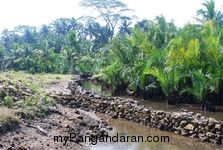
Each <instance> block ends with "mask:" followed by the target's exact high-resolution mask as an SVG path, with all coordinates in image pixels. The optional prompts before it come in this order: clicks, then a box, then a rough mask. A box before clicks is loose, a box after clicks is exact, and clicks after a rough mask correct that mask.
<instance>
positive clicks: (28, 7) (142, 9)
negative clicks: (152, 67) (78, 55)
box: [0, 0, 223, 31]
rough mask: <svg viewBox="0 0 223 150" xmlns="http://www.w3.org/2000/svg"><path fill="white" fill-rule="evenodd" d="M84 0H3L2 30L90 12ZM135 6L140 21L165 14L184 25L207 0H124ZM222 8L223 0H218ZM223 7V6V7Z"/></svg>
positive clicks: (0, 17)
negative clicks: (82, 6) (82, 2)
mask: <svg viewBox="0 0 223 150" xmlns="http://www.w3.org/2000/svg"><path fill="white" fill-rule="evenodd" d="M80 1H81V0H1V1H0V31H2V30H3V29H5V28H7V29H9V30H12V29H13V27H15V26H18V25H31V26H37V27H39V26H41V25H42V24H48V23H49V22H52V21H53V20H56V19H58V18H61V17H65V18H70V17H74V18H78V17H80V16H83V15H84V14H86V13H87V12H88V10H87V9H83V8H81V7H79V6H78V3H79V2H80ZM120 1H122V2H124V3H126V4H127V5H128V7H129V8H130V9H133V10H135V15H136V16H138V18H139V21H140V20H142V19H144V18H146V19H149V20H154V19H155V17H156V16H157V15H161V14H163V15H164V17H165V18H166V19H167V21H170V20H172V19H173V20H174V22H175V24H176V25H177V26H178V27H180V26H183V25H184V24H185V23H187V22H191V23H193V22H194V19H193V18H192V17H195V16H196V11H197V10H198V9H200V8H203V7H202V5H201V4H202V3H203V2H204V0H120ZM215 3H216V8H217V9H218V10H219V9H220V8H221V6H222V5H223V0H215ZM222 11H223V9H222Z"/></svg>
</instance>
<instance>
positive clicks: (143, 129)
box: [82, 81, 223, 150]
mask: <svg viewBox="0 0 223 150" xmlns="http://www.w3.org/2000/svg"><path fill="white" fill-rule="evenodd" d="M82 86H83V87H84V88H85V89H86V90H90V91H93V92H95V93H99V94H104V95H111V93H110V92H109V91H101V86H100V85H97V84H94V83H92V82H90V81H84V82H83V84H82ZM127 98H129V97H127ZM132 98H134V97H132ZM136 100H138V101H139V102H140V104H141V105H144V106H146V107H152V108H154V109H158V110H165V111H179V110H180V109H181V108H184V109H187V110H189V111H193V112H198V113H201V114H202V115H205V116H208V117H213V118H215V119H217V120H223V115H222V112H205V111H200V110H198V108H197V107H195V106H193V105H176V106H174V105H167V103H165V102H155V101H149V100H144V101H142V100H139V99H136ZM97 115H98V116H100V117H102V118H103V119H105V120H109V122H110V123H109V126H112V127H113V130H112V131H109V136H116V135H117V134H118V135H119V136H126V137H127V136H143V140H144V139H147V137H148V136H151V137H154V136H158V137H159V138H160V137H162V136H168V137H169V142H130V141H129V142H101V143H100V142H99V143H97V144H96V145H92V146H91V149H92V150H105V149H106V150H188V149H189V150H209V149H210V150H213V149H215V150H223V145H213V144H210V143H202V142H199V139H196V138H195V139H192V138H189V137H183V136H180V135H176V134H175V133H171V132H166V131H161V130H159V129H156V128H151V127H148V126H144V125H140V124H138V123H134V122H130V121H127V120H125V119H112V118H111V117H110V116H108V115H106V114H101V113H97Z"/></svg>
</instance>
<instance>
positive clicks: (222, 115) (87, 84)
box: [82, 81, 223, 121]
mask: <svg viewBox="0 0 223 150" xmlns="http://www.w3.org/2000/svg"><path fill="white" fill-rule="evenodd" d="M82 86H83V87H84V88H85V89H87V90H90V91H92V92H94V93H98V94H103V95H111V92H110V91H105V90H101V85H100V84H94V83H92V82H91V81H83V85H82ZM127 98H132V99H135V100H138V101H139V103H140V104H141V105H144V106H145V107H152V108H153V109H157V110H165V111H176V112H177V111H180V109H181V108H184V109H187V110H188V111H193V112H196V113H200V114H202V115H204V116H207V117H212V118H215V119H217V120H222V121H223V112H209V111H202V110H199V108H198V107H197V106H193V105H185V104H179V105H168V104H167V103H166V102H157V101H150V100H139V99H137V98H134V97H127Z"/></svg>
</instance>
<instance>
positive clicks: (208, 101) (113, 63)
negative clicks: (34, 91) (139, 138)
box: [0, 0, 223, 110]
mask: <svg viewBox="0 0 223 150" xmlns="http://www.w3.org/2000/svg"><path fill="white" fill-rule="evenodd" d="M94 1H95V2H94V3H93V1H88V0H84V1H82V2H81V6H84V7H87V8H89V7H92V8H93V9H94V10H96V11H98V12H99V16H100V17H102V23H99V21H97V20H94V19H93V18H92V17H89V16H88V17H82V18H81V19H74V18H60V19H57V20H55V21H53V22H52V23H50V24H48V25H43V26H42V27H41V28H37V27H32V26H18V27H15V28H14V30H13V31H9V30H7V29H5V30H3V31H2V36H1V41H0V42H1V47H0V68H1V69H2V70H7V69H14V70H25V71H28V72H31V73H40V72H51V73H77V72H82V73H90V74H94V77H95V78H100V79H102V80H104V81H105V82H107V83H109V85H110V86H111V87H112V89H113V91H114V92H115V93H116V94H117V93H118V92H126V91H130V92H131V91H132V92H134V93H135V95H136V96H137V95H138V96H141V97H154V96H157V95H160V93H162V94H163V95H162V96H163V97H164V96H165V97H166V98H167V100H168V102H169V103H170V104H175V103H176V102H199V101H200V102H203V105H202V109H208V110H214V108H213V104H216V103H218V104H219V103H221V102H222V101H221V99H222V98H223V95H222V94H221V93H223V84H222V81H223V52H222V50H223V49H222V46H223V33H222V31H223V28H222V27H223V14H222V13H221V11H217V10H215V2H214V0H208V1H205V2H204V3H203V4H202V6H203V8H202V9H199V10H198V11H197V18H196V20H198V21H199V23H198V24H190V23H188V24H185V26H183V27H181V28H177V27H176V26H175V24H174V22H167V21H166V19H165V18H164V17H163V16H162V15H161V16H157V17H156V18H155V20H147V19H143V20H142V21H139V22H137V23H136V24H135V25H133V26H131V27H130V25H131V20H132V19H133V17H129V16H125V15H123V14H120V12H122V11H123V12H124V11H131V10H129V9H127V6H126V5H125V4H124V3H122V2H120V1H118V0H116V1H110V0H107V2H104V1H98V0H94ZM116 4H117V5H116ZM118 4H120V5H118ZM106 5H108V6H106ZM109 5H110V6H109ZM120 6H122V7H120ZM109 8H111V9H112V10H113V11H111V12H110V11H109ZM116 8H119V10H117V12H115V10H116ZM100 13H102V14H100ZM103 15H104V16H103ZM83 20H84V23H82V21H83ZM103 21H104V22H103ZM116 25H117V26H118V28H117V29H119V31H118V32H115V29H116ZM114 33H116V34H114Z"/></svg>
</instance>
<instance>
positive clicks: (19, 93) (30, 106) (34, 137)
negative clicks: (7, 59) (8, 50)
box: [0, 72, 107, 150]
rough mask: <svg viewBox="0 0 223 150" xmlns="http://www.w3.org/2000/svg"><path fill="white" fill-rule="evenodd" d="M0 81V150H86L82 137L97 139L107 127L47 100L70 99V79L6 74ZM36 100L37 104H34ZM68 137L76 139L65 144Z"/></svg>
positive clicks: (85, 115)
mask: <svg viewBox="0 0 223 150" xmlns="http://www.w3.org/2000/svg"><path fill="white" fill-rule="evenodd" d="M0 77H1V78H0V93H1V95H0V100H1V101H0V102H1V107H0V114H1V115H0V116H1V117H0V149H4V150H18V149H20V150H28V149H29V150H39V149H43V150H45V149H52V150H55V149H67V150H73V149H83V150H88V149H90V147H89V145H90V142H82V141H81V139H79V137H80V136H81V135H82V136H84V135H89V136H90V134H92V133H93V131H94V133H95V134H96V133H97V134H98V135H100V134H102V133H103V134H104V133H106V130H105V128H106V127H105V126H106V125H107V124H105V121H103V120H102V119H100V118H99V117H97V116H93V115H92V114H88V113H86V112H84V111H82V110H79V109H77V108H75V109H73V108H70V107H67V106H65V105H61V104H58V103H57V102H56V101H55V99H51V98H50V95H51V96H52V95H54V96H55V97H60V96H61V97H63V99H64V100H65V99H66V98H68V97H69V96H70V95H71V93H70V90H69V89H67V87H68V83H69V82H71V80H70V78H71V75H50V74H42V75H29V74H26V73H23V72H8V73H1V76H0ZM37 85H39V86H37ZM59 95H60V96H59ZM44 96H45V97H44ZM35 97H36V98H38V99H35V100H38V101H34V98H35ZM30 98H33V99H30ZM46 100H48V101H50V103H46ZM7 101H8V102H10V103H6V102H7ZM34 102H35V103H34ZM39 102H41V103H39ZM42 102H44V103H42ZM6 104H10V105H6ZM38 104H41V105H38ZM2 105H5V106H2ZM43 108H44V111H43ZM104 124H105V125H104ZM99 125H100V128H99ZM71 133H73V135H72V136H74V134H75V135H76V137H74V138H72V141H69V142H67V141H66V140H65V139H64V137H65V136H69V135H70V134H71ZM60 136H61V137H63V138H62V139H60Z"/></svg>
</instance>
